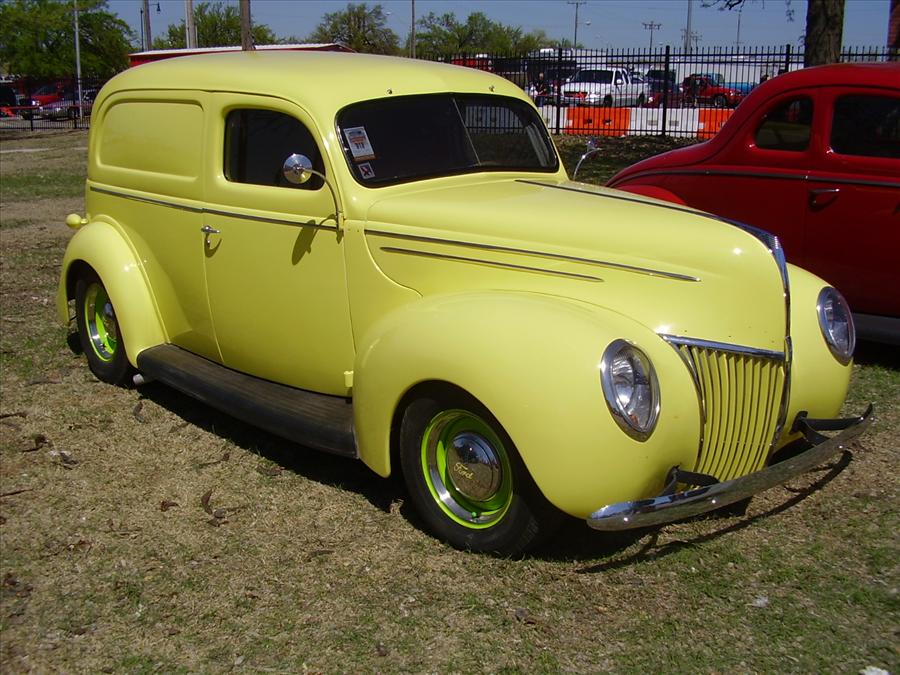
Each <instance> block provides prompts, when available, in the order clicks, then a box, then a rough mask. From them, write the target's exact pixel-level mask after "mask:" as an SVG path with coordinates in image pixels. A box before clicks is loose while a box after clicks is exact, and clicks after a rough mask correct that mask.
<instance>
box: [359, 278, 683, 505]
mask: <svg viewBox="0 0 900 675" xmlns="http://www.w3.org/2000/svg"><path fill="white" fill-rule="evenodd" d="M617 338H624V339H627V340H630V341H632V342H634V343H635V344H636V345H637V346H638V347H640V348H641V349H642V350H644V351H645V353H646V354H647V355H648V356H649V357H650V359H651V360H652V362H653V364H654V367H655V368H656V371H657V374H658V377H659V380H660V389H661V406H660V415H659V421H658V423H657V426H656V429H655V431H654V433H653V434H652V435H651V436H650V438H649V439H647V440H646V441H644V442H639V441H636V440H634V439H632V438H631V437H630V436H628V435H626V434H625V433H624V432H623V431H622V430H621V429H620V428H619V426H618V425H617V424H616V422H615V421H614V420H613V418H612V416H611V414H610V412H609V410H608V408H607V405H606V402H605V399H604V396H603V391H602V388H601V384H600V371H599V364H600V360H601V357H602V354H603V351H604V349H605V348H606V347H607V346H608V345H609V343H610V342H612V341H613V340H614V339H617ZM430 381H443V382H448V383H451V384H453V385H455V386H457V387H460V388H462V389H464V390H466V391H467V392H469V393H470V394H471V395H473V396H474V397H476V398H477V399H478V400H479V401H481V403H483V404H484V405H485V406H486V407H487V408H488V409H489V410H490V411H491V413H492V414H493V415H494V416H495V417H496V418H497V419H498V420H499V422H500V423H501V424H502V425H503V427H504V429H505V430H506V432H507V433H508V434H509V436H510V438H512V440H513V442H514V443H515V445H516V447H517V449H518V451H519V454H520V456H521V457H522V460H523V461H524V463H525V466H526V467H527V469H528V471H529V472H530V473H531V476H532V477H533V478H534V480H535V482H536V483H537V485H538V487H539V488H540V490H541V491H542V492H543V494H544V496H546V497H547V499H548V500H550V502H551V503H553V504H554V505H556V506H557V507H558V508H559V509H561V510H563V511H565V512H566V513H569V514H571V515H574V516H577V517H585V516H587V514H589V513H590V512H591V511H593V510H594V509H595V508H596V505H597V504H599V503H610V502H612V501H617V500H622V499H626V498H631V499H634V498H637V497H639V496H649V495H651V494H658V492H659V490H660V489H661V488H662V480H663V477H664V476H665V474H666V472H667V471H668V470H669V469H670V468H671V467H672V466H674V465H677V464H680V465H682V466H693V463H694V461H695V460H696V453H697V447H698V439H699V434H700V415H699V405H698V400H697V394H696V390H695V389H694V386H693V383H692V381H691V379H690V375H689V373H688V371H687V369H686V367H685V366H684V364H683V362H682V361H681V359H680V358H679V357H678V355H677V354H676V352H675V350H674V349H672V348H671V347H670V346H669V345H667V344H666V343H665V342H664V341H663V340H662V339H660V338H659V337H658V336H657V335H656V334H655V333H654V332H653V331H651V330H650V329H649V328H647V327H646V326H642V325H640V324H638V323H636V322H634V321H633V320H632V319H629V318H627V317H625V316H622V315H621V314H618V313H616V312H613V311H610V310H606V309H599V308H597V307H595V306H591V305H587V304H582V303H577V302H575V301H571V300H567V299H563V298H558V297H552V296H545V295H537V294H529V293H521V292H502V291H492V292H472V293H463V294H454V295H444V296H430V297H426V298H423V299H422V300H419V301H417V302H414V303H411V304H408V305H406V306H404V307H403V308H401V309H399V310H397V311H396V312H394V313H392V314H391V315H389V316H387V317H385V318H384V319H382V320H381V321H380V322H379V323H377V324H376V325H375V326H374V327H373V328H372V330H371V331H369V333H368V334H367V335H366V336H365V338H364V340H362V341H361V343H360V349H359V351H358V356H357V363H356V368H355V377H354V416H355V428H356V434H357V443H358V447H359V451H360V457H361V458H362V460H363V461H364V462H365V463H366V464H367V465H368V466H370V467H371V468H372V469H373V470H375V471H376V472H377V473H379V474H381V475H385V476H386V475H389V474H390V472H391V442H392V437H391V431H392V421H393V420H394V419H395V413H396V412H398V406H399V405H400V403H401V401H402V400H403V398H404V396H405V395H406V394H407V392H409V391H410V390H411V389H413V388H414V387H415V386H416V385H417V384H420V383H424V382H430ZM626 496H627V497H626Z"/></svg>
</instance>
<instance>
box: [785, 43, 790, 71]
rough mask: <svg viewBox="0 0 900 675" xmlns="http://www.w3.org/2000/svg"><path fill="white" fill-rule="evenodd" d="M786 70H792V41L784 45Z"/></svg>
mask: <svg viewBox="0 0 900 675" xmlns="http://www.w3.org/2000/svg"><path fill="white" fill-rule="evenodd" d="M784 72H786V73H789V72H791V43H790V42H788V43H787V44H786V45H785V46H784Z"/></svg>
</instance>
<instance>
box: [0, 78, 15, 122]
mask: <svg viewBox="0 0 900 675" xmlns="http://www.w3.org/2000/svg"><path fill="white" fill-rule="evenodd" d="M18 106H19V98H18V96H17V95H16V90H15V89H13V88H12V87H11V86H9V85H8V84H0V117H15V116H16V114H17V108H18Z"/></svg>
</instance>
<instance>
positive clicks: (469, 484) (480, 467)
mask: <svg viewBox="0 0 900 675" xmlns="http://www.w3.org/2000/svg"><path fill="white" fill-rule="evenodd" d="M447 468H448V469H449V471H448V472H447V473H448V475H449V477H450V480H451V481H453V486H454V487H455V488H456V489H457V491H458V492H459V493H460V494H461V495H462V496H463V497H466V498H468V499H473V500H475V501H479V502H486V501H488V500H490V499H491V498H492V497H493V496H494V495H496V494H497V491H498V490H499V489H500V483H501V482H502V480H503V466H502V464H501V463H500V457H498V456H497V453H496V451H495V450H494V448H493V447H492V446H491V444H490V443H489V442H488V440H487V439H486V438H484V437H483V436H480V435H478V434H476V433H473V432H470V431H466V432H463V433H461V434H459V435H457V436H455V437H454V438H453V440H452V441H450V447H449V448H447Z"/></svg>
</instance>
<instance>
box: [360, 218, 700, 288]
mask: <svg viewBox="0 0 900 675" xmlns="http://www.w3.org/2000/svg"><path fill="white" fill-rule="evenodd" d="M365 232H366V234H374V235H378V236H382V237H391V238H394V239H404V240H406V241H421V242H424V243H430V244H447V245H450V246H462V247H465V248H473V249H480V250H483V251H496V252H498V253H515V254H519V255H532V256H537V257H540V258H547V259H549V260H561V261H565V262H575V263H584V264H586V265H597V266H599V267H608V268H611V269H617V270H624V271H626V272H634V273H636V274H646V275H649V276H653V277H663V278H666V279H673V280H676V281H693V282H699V281H700V278H699V277H694V276H690V275H688V274H679V273H677V272H666V271H664V270H656V269H651V268H649V267H637V266H635V265H625V264H622V263H616V262H611V261H607V260H595V259H592V258H580V257H578V256H573V255H565V254H562V253H548V252H546V251H535V250H532V249H526V248H514V247H511V246H497V245H494V244H478V243H475V242H471V241H462V240H459V239H442V238H440V237H426V236H423V235H414V234H401V233H398V232H388V231H385V230H376V229H372V228H366V231H365Z"/></svg>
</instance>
